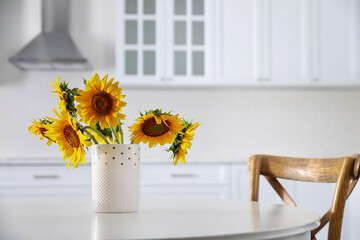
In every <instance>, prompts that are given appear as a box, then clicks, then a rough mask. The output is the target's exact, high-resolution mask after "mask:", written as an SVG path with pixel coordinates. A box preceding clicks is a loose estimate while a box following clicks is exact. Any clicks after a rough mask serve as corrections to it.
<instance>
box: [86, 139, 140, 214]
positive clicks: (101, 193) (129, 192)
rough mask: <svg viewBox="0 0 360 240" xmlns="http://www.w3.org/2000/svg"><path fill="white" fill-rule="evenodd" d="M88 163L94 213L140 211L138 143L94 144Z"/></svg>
mask: <svg viewBox="0 0 360 240" xmlns="http://www.w3.org/2000/svg"><path fill="white" fill-rule="evenodd" d="M91 165H92V205H93V210H94V211H95V212H99V213H126V212H137V211H138V210H139V201H140V169H139V167H140V166H139V165H140V146H139V145H137V144H97V145H93V149H92V163H91Z"/></svg>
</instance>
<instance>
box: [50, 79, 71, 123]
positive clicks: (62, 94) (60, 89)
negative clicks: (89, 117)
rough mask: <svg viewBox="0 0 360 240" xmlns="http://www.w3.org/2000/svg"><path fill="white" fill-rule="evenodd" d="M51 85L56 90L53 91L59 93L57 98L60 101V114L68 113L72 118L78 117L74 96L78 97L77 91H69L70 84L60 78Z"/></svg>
mask: <svg viewBox="0 0 360 240" xmlns="http://www.w3.org/2000/svg"><path fill="white" fill-rule="evenodd" d="M50 85H51V86H52V87H53V88H54V89H55V91H51V92H53V93H57V97H58V99H59V100H60V101H59V103H58V105H59V108H60V112H63V111H64V112H68V113H70V115H71V116H73V117H76V114H75V113H76V109H75V104H74V95H77V89H76V88H75V89H69V87H68V83H66V82H65V81H63V80H60V78H56V82H55V83H53V82H50Z"/></svg>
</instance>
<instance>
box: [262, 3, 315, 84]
mask: <svg viewBox="0 0 360 240" xmlns="http://www.w3.org/2000/svg"><path fill="white" fill-rule="evenodd" d="M309 10H310V1H308V0H291V1H289V0H263V1H261V4H260V6H259V11H258V13H259V14H258V16H259V17H258V18H259V20H258V21H259V22H260V24H259V26H260V32H261V34H259V36H261V37H260V46H259V51H260V53H259V58H260V72H261V73H260V78H259V81H260V82H261V83H264V84H271V85H277V84H279V85H299V84H300V85H301V84H305V83H309V81H310V75H309V74H310V73H309V70H310V36H309V33H310V21H309Z"/></svg>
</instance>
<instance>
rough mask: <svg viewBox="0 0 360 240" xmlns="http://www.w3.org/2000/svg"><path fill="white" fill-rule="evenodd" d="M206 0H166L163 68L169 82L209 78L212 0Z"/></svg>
mask: <svg viewBox="0 0 360 240" xmlns="http://www.w3.org/2000/svg"><path fill="white" fill-rule="evenodd" d="M212 2H213V1H205V0H169V1H166V9H167V11H166V12H167V16H166V41H167V46H168V48H167V54H166V61H165V62H164V64H165V69H166V71H167V72H166V76H167V82H168V83H171V84H208V83H211V82H212V78H211V76H212V74H211V71H212V67H211V59H213V58H212V56H211V54H212V51H211V45H212V39H213V36H211V29H212V18H211V17H212V15H213V14H212V10H211V8H212V6H213V4H212Z"/></svg>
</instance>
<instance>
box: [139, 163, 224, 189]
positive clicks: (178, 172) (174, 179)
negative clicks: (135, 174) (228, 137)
mask: <svg viewBox="0 0 360 240" xmlns="http://www.w3.org/2000/svg"><path fill="white" fill-rule="evenodd" d="M140 169H141V184H142V185H154V184H155V185H174V184H179V185H184V184H229V183H230V166H229V165H226V164H201V165H200V164H186V165H179V166H173V165H170V164H169V165H163V164H149V165H147V164H142V165H141V168H140Z"/></svg>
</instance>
